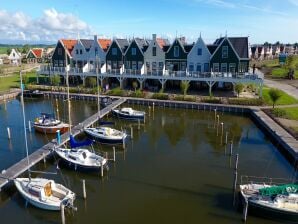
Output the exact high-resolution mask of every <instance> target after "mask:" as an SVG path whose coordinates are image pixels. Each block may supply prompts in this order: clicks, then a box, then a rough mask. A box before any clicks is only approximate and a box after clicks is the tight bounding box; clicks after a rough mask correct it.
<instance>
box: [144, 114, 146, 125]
mask: <svg viewBox="0 0 298 224" xmlns="http://www.w3.org/2000/svg"><path fill="white" fill-rule="evenodd" d="M145 121H146V115H144V124H145Z"/></svg>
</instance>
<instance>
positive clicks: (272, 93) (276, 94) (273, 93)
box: [269, 88, 282, 109]
mask: <svg viewBox="0 0 298 224" xmlns="http://www.w3.org/2000/svg"><path fill="white" fill-rule="evenodd" d="M281 96H282V92H281V91H280V90H279V89H275V88H273V89H270V90H269V97H270V99H271V101H272V106H273V109H274V106H275V104H276V102H277V101H278V100H279V98H280V97H281Z"/></svg>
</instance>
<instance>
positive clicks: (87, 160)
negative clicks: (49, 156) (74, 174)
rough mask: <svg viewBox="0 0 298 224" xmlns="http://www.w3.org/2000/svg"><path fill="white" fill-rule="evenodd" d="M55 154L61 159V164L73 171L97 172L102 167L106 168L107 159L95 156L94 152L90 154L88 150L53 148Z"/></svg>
mask: <svg viewBox="0 0 298 224" xmlns="http://www.w3.org/2000/svg"><path fill="white" fill-rule="evenodd" d="M54 150H55V152H56V153H57V154H58V156H59V157H60V158H61V159H63V162H64V163H65V164H66V165H68V166H69V167H71V168H73V169H74V170H78V169H81V170H86V171H92V170H94V171H95V170H99V169H101V168H102V167H103V168H105V167H107V162H108V161H107V159H105V158H104V157H102V156H100V155H97V154H96V153H94V152H90V151H89V150H88V149H82V148H79V149H76V148H75V149H67V148H60V147H58V148H55V149H54Z"/></svg>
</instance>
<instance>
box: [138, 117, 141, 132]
mask: <svg viewBox="0 0 298 224" xmlns="http://www.w3.org/2000/svg"><path fill="white" fill-rule="evenodd" d="M140 129H141V122H140V119H138V130H140Z"/></svg>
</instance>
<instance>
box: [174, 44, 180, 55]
mask: <svg viewBox="0 0 298 224" xmlns="http://www.w3.org/2000/svg"><path fill="white" fill-rule="evenodd" d="M174 57H175V58H178V57H179V46H174Z"/></svg>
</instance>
